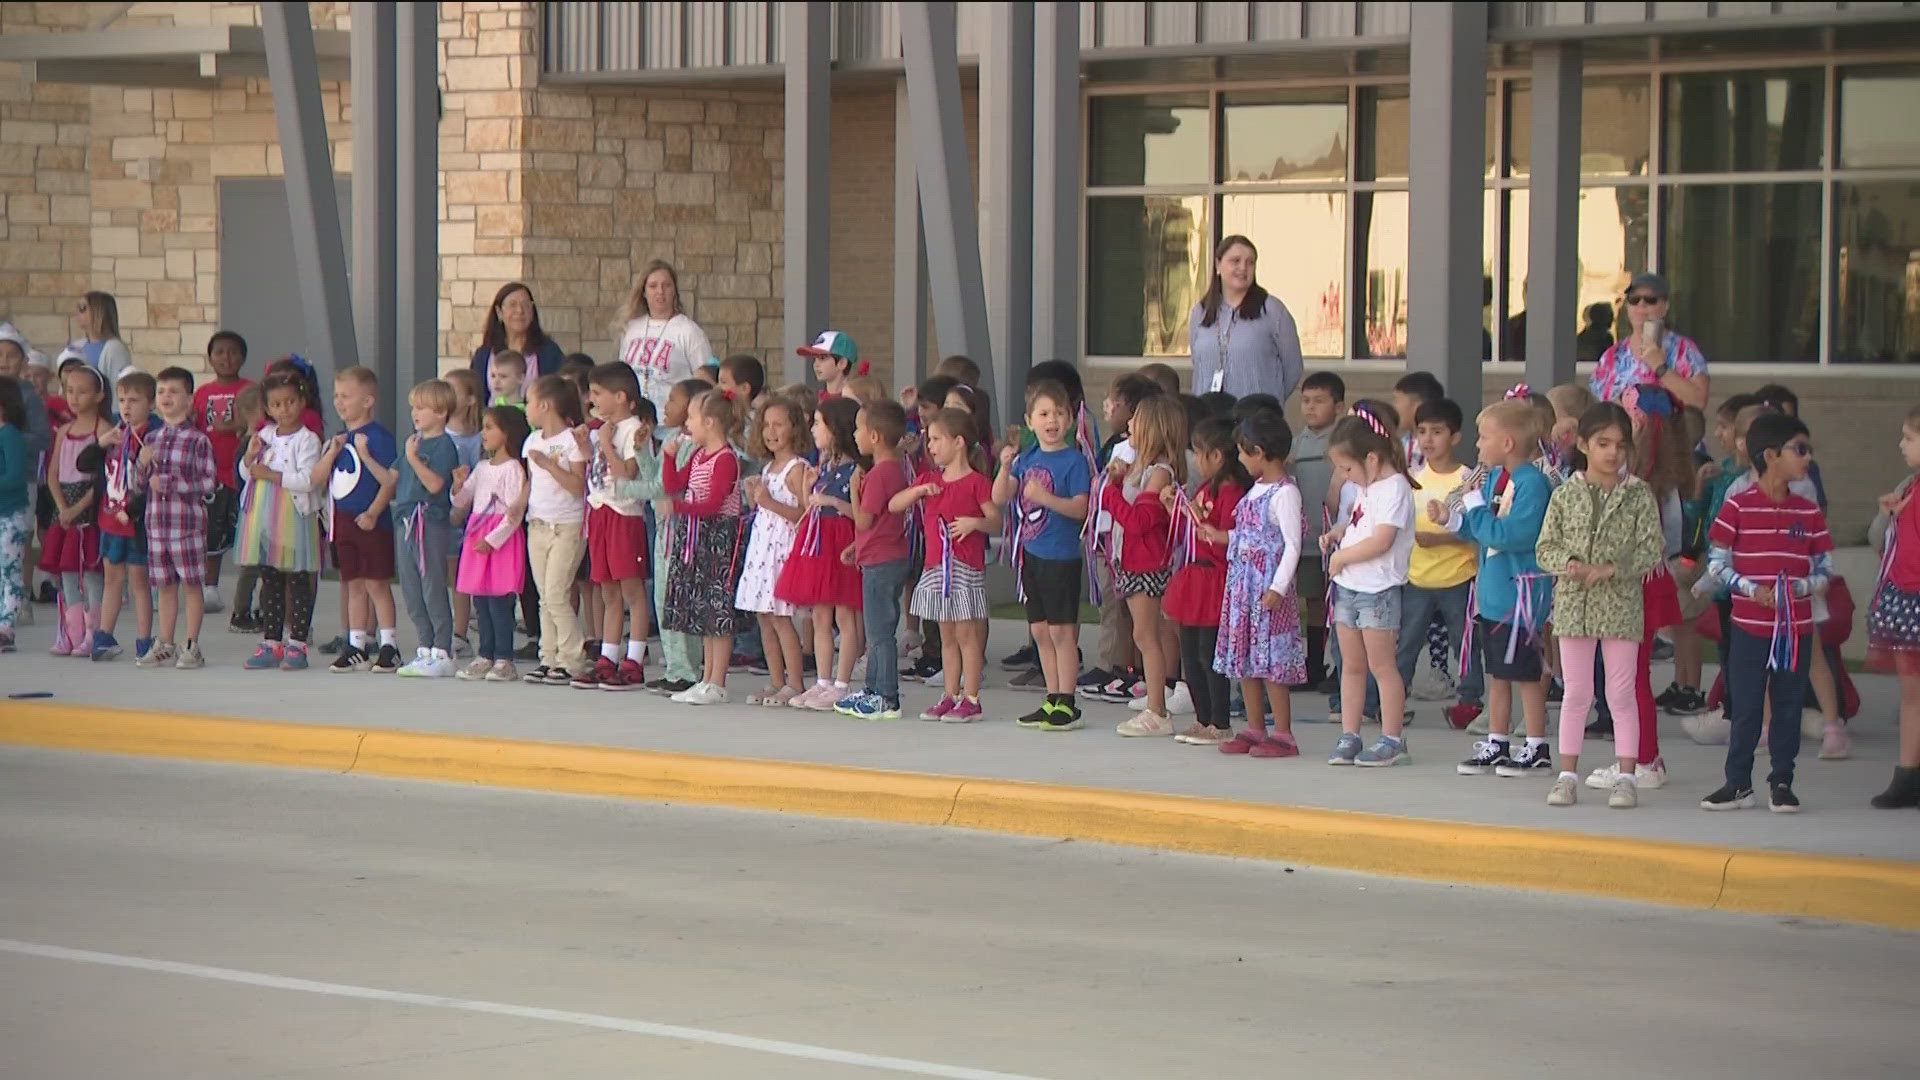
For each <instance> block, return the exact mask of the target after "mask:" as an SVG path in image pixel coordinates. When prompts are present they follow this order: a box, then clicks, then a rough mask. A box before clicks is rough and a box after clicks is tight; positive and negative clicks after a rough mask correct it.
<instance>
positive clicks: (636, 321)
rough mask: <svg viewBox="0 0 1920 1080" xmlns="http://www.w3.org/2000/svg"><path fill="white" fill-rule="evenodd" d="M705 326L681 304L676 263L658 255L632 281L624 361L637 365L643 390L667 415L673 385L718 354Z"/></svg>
mask: <svg viewBox="0 0 1920 1080" xmlns="http://www.w3.org/2000/svg"><path fill="white" fill-rule="evenodd" d="M713 355H714V353H713V346H712V344H710V343H709V342H708V341H707V334H706V331H704V330H702V329H700V324H699V323H696V322H694V321H693V320H692V319H691V318H689V317H688V316H687V313H686V310H685V308H683V307H682V306H681V303H680V278H679V275H677V274H675V273H674V271H673V267H672V266H671V265H669V264H667V263H664V262H661V261H660V260H658V259H656V260H654V261H653V262H652V263H651V264H649V265H648V266H647V269H646V272H645V273H643V274H641V275H640V279H639V280H638V281H636V282H634V284H633V295H631V296H629V297H628V298H627V328H626V331H625V332H623V333H622V334H621V335H620V361H621V362H622V363H624V364H626V365H627V366H628V367H630V368H632V369H633V373H634V375H635V376H637V377H638V378H639V380H640V392H641V393H643V394H645V395H646V396H647V398H648V399H649V400H651V401H652V402H653V407H654V410H655V412H656V414H657V415H659V416H663V417H664V416H666V415H667V397H668V395H670V394H671V393H672V392H673V387H674V384H675V383H677V382H680V381H681V380H682V379H691V378H693V374H694V372H695V371H696V370H697V369H698V368H699V367H700V365H702V364H705V363H706V362H707V361H708V360H711V359H713Z"/></svg>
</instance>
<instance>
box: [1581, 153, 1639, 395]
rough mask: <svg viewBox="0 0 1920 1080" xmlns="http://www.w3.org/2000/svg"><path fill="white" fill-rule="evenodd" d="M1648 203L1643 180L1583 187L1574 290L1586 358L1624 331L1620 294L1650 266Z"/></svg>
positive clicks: (1582, 353) (1593, 355) (1599, 351)
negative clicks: (1633, 182) (1615, 185)
mask: <svg viewBox="0 0 1920 1080" xmlns="http://www.w3.org/2000/svg"><path fill="white" fill-rule="evenodd" d="M1648 203H1649V196H1648V191H1647V189H1646V188H1645V187H1642V186H1637V185H1636V186H1622V187H1589V188H1581V189H1580V204H1579V205H1580V218H1579V225H1578V228H1579V240H1578V250H1579V259H1580V263H1579V271H1578V278H1577V283H1576V285H1575V289H1574V291H1575V295H1577V296H1578V297H1579V300H1580V312H1579V326H1580V338H1579V348H1578V350H1577V351H1578V355H1579V358H1580V359H1582V360H1598V359H1599V358H1600V354H1601V353H1602V352H1605V351H1606V347H1607V346H1608V345H1611V344H1612V343H1613V339H1614V338H1615V337H1617V336H1619V335H1620V334H1623V333H1625V332H1626V312H1625V311H1623V310H1621V307H1620V298H1621V297H1622V296H1624V295H1626V291H1627V283H1628V282H1629V281H1630V280H1632V278H1633V275H1634V274H1637V273H1639V272H1640V271H1641V270H1643V269H1645V268H1646V266H1647V207H1648ZM1596 307H1604V308H1606V311H1605V312H1600V311H1597V310H1595V308H1596ZM1602 338H1604V339H1605V340H1604V341H1602V340H1601V339H1602ZM1596 346H1597V347H1596Z"/></svg>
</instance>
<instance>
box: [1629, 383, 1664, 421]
mask: <svg viewBox="0 0 1920 1080" xmlns="http://www.w3.org/2000/svg"><path fill="white" fill-rule="evenodd" d="M1620 404H1621V405H1622V406H1623V407H1624V408H1625V409H1626V410H1627V413H1628V415H1630V416H1658V417H1660V418H1662V419H1666V418H1669V417H1671V416H1673V411H1674V410H1673V395H1672V394H1669V393H1667V392H1666V391H1665V390H1662V389H1661V388H1659V387H1657V386H1630V387H1628V388H1627V392H1626V393H1624V394H1622V395H1620Z"/></svg>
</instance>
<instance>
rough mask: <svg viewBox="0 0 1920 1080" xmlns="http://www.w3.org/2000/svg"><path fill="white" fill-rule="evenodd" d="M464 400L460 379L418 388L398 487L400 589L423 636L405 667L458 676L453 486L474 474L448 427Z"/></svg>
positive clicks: (409, 671)
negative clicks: (452, 591) (450, 579)
mask: <svg viewBox="0 0 1920 1080" xmlns="http://www.w3.org/2000/svg"><path fill="white" fill-rule="evenodd" d="M457 402H458V399H457V398H456V396H455V395H454V392H453V385H452V384H451V383H448V382H446V381H444V380H441V379H428V380H427V381H426V382H423V383H421V384H420V385H418V386H416V387H414V388H413V392H412V393H410V394H408V395H407V403H408V404H409V405H411V406H412V409H413V426H414V433H413V434H412V435H410V436H408V437H407V445H406V450H405V457H406V461H405V463H404V464H403V465H401V467H400V469H399V472H400V480H399V483H398V484H397V485H396V486H395V488H394V493H393V508H392V510H393V545H394V546H393V561H394V566H395V568H396V569H397V570H398V571H399V574H400V593H401V595H403V596H405V597H406V598H407V614H408V615H409V616H410V617H411V618H412V619H413V629H414V632H415V633H416V634H418V635H419V638H420V647H419V649H418V650H417V651H416V652H415V653H414V657H413V660H412V661H411V662H410V663H408V664H407V666H405V667H403V668H401V669H400V674H401V675H403V676H408V677H411V678H416V679H445V678H448V677H450V676H452V675H453V605H452V603H451V599H450V597H449V596H448V594H447V560H448V558H449V557H450V556H452V555H453V553H454V548H453V525H452V520H451V519H452V515H453V489H454V487H455V486H456V485H457V484H458V483H459V482H460V481H461V480H463V479H465V477H466V472H467V470H466V469H464V468H462V467H461V465H460V447H459V446H458V444H456V443H455V442H454V441H453V436H452V435H449V434H447V420H448V419H449V418H450V417H451V416H452V415H453V409H454V406H455V404H457Z"/></svg>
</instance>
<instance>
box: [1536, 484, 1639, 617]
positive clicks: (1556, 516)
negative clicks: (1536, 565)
mask: <svg viewBox="0 0 1920 1080" xmlns="http://www.w3.org/2000/svg"><path fill="white" fill-rule="evenodd" d="M1664 546H1665V542H1664V541H1663V540H1662V538H1661V534H1660V509H1659V507H1658V506H1657V505H1655V503H1654V499H1653V489H1652V488H1650V487H1648V486H1647V483H1646V481H1644V480H1641V479H1640V478H1639V477H1637V476H1629V477H1628V478H1627V479H1626V480H1625V481H1624V482H1622V483H1620V484H1617V485H1615V486H1614V488H1613V490H1611V491H1608V490H1607V489H1605V488H1602V487H1601V486H1599V485H1598V484H1593V483H1589V482H1588V481H1587V477H1586V474H1585V473H1584V472H1583V473H1579V474H1577V475H1575V476H1574V477H1573V479H1571V480H1568V481H1567V482H1566V483H1565V484H1562V485H1561V486H1560V490H1558V491H1556V492H1554V493H1553V500H1552V501H1551V502H1549V503H1547V519H1546V521H1545V522H1544V523H1542V525H1541V526H1540V543H1539V546H1538V547H1537V548H1536V549H1535V555H1536V556H1537V557H1538V558H1539V561H1540V569H1542V570H1544V571H1546V572H1547V573H1549V574H1559V573H1562V572H1564V571H1565V570H1566V568H1567V564H1568V563H1569V562H1571V561H1574V560H1578V561H1580V562H1582V563H1585V564H1587V565H1589V566H1612V567H1613V568H1614V575H1613V577H1611V578H1608V579H1607V580H1605V581H1602V582H1599V583H1597V584H1594V585H1576V584H1574V583H1573V582H1571V581H1565V580H1562V581H1559V582H1556V583H1555V584H1554V588H1553V632H1554V633H1555V634H1557V635H1559V636H1560V637H1580V638H1615V639H1619V640H1624V641H1639V640H1640V639H1641V638H1642V637H1644V636H1645V635H1646V626H1645V618H1646V616H1645V614H1644V609H1643V606H1642V603H1641V592H1640V590H1641V585H1640V581H1641V579H1642V578H1643V577H1645V576H1646V575H1647V572H1648V571H1649V570H1652V569H1653V568H1654V566H1655V565H1657V564H1658V563H1659V562H1660V557H1661V553H1662V549H1663V547H1664Z"/></svg>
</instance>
